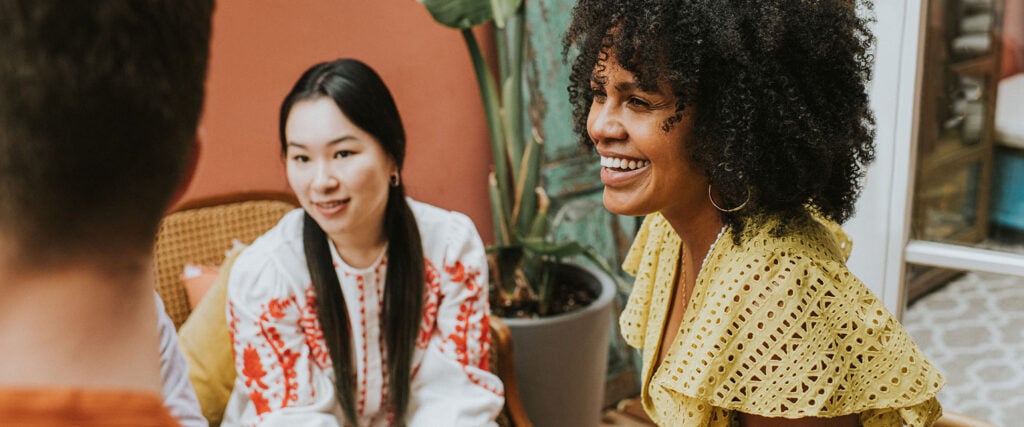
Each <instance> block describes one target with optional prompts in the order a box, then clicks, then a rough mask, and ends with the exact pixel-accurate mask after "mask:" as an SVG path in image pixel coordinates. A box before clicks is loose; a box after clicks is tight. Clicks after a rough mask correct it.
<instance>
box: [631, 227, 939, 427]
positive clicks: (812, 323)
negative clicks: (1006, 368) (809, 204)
mask: <svg viewBox="0 0 1024 427" xmlns="http://www.w3.org/2000/svg"><path fill="white" fill-rule="evenodd" d="M809 222H812V221H809ZM770 228H771V227H766V228H765V230H762V232H761V233H759V234H757V235H753V236H750V238H748V239H746V240H744V242H743V244H742V245H741V246H736V245H733V243H732V237H731V236H729V235H726V236H723V237H722V238H721V239H720V241H719V242H718V243H716V247H715V248H714V250H713V251H712V253H711V254H710V255H709V259H708V260H707V261H706V263H705V269H704V270H703V271H701V274H700V276H699V278H698V284H697V286H696V287H695V289H694V294H693V297H692V299H691V301H690V304H689V306H688V309H687V313H686V314H685V318H684V321H683V323H682V325H681V327H680V331H679V334H678V335H677V338H676V341H675V342H673V343H672V347H670V350H669V352H668V354H666V357H665V360H664V361H663V363H662V365H661V367H660V368H659V370H658V371H657V372H655V374H654V376H653V378H652V380H651V382H650V384H649V386H648V388H649V389H650V395H651V396H652V399H651V406H652V408H651V409H653V410H654V411H655V412H657V414H658V417H659V418H660V420H661V421H662V422H664V423H666V424H668V425H687V424H686V423H685V422H684V419H683V418H682V417H685V414H705V415H706V414H708V413H711V412H714V409H716V408H720V409H724V410H726V411H739V412H744V413H749V414H755V415H761V416H765V417H777V418H801V417H825V418H828V417H836V416H842V415H847V414H854V413H857V414H861V423H862V425H864V426H900V425H909V426H929V425H931V424H932V423H933V422H934V421H935V420H936V419H937V418H938V417H939V416H940V415H941V407H940V406H939V404H938V402H937V401H936V400H935V394H936V393H937V392H938V390H939V389H940V388H941V387H942V385H943V383H944V380H943V378H942V376H941V375H940V374H939V373H938V371H937V370H936V368H935V367H934V366H932V365H931V364H930V363H929V362H928V360H927V359H926V358H925V357H924V355H923V354H922V353H921V352H920V350H918V348H917V346H916V345H915V344H914V343H913V341H911V339H910V337H909V336H908V335H907V333H906V331H904V329H903V327H902V326H901V325H900V324H899V322H898V321H897V320H896V319H895V318H894V317H893V316H892V315H891V314H890V313H889V312H888V311H887V310H886V308H885V307H884V305H883V304H882V303H881V301H880V300H878V298H877V297H875V295H874V294H872V293H871V291H870V290H869V289H868V288H867V287H866V286H865V285H864V284H863V283H862V282H861V281H860V280H859V279H858V278H857V277H855V276H854V275H853V274H852V273H850V271H849V270H848V269H847V268H846V265H845V262H844V259H845V254H844V253H843V252H844V251H843V248H842V246H841V245H840V243H841V241H840V240H839V239H838V238H837V236H840V235H838V234H837V233H835V230H830V229H829V228H828V227H826V226H823V225H822V224H820V223H816V222H813V223H811V224H808V225H806V227H804V228H803V229H801V230H797V231H795V232H793V233H790V234H787V235H786V236H784V237H775V236H774V235H773V234H772V232H771V231H770ZM705 418H707V417H705Z"/></svg>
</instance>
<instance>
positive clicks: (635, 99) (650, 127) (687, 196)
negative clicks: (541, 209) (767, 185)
mask: <svg viewBox="0 0 1024 427" xmlns="http://www.w3.org/2000/svg"><path fill="white" fill-rule="evenodd" d="M607 57H608V59H607V60H606V61H603V62H601V63H600V64H598V66H597V67H595V68H594V74H593V78H592V79H591V88H592V90H593V91H594V100H593V103H592V104H591V106H590V113H589V115H588V117H587V133H588V134H589V136H590V139H591V141H593V143H594V146H595V147H596V148H597V152H598V154H600V155H601V166H602V168H601V182H602V183H604V186H605V187H604V205H605V207H606V208H607V209H608V210H609V211H611V212H614V213H616V214H620V215H633V216H640V215H648V214H651V213H654V212H662V213H663V214H665V215H666V216H672V215H676V214H685V212H686V211H687V210H688V209H696V208H697V207H698V206H701V205H702V204H704V203H706V196H702V195H703V194H704V193H705V192H706V191H707V178H705V177H704V175H703V174H702V173H700V172H699V169H698V168H697V167H696V165H694V164H693V162H692V161H691V160H690V157H689V155H688V154H687V150H686V149H685V145H686V143H687V141H689V139H690V138H691V137H692V134H693V131H692V129H693V118H692V113H691V112H690V109H692V108H693V107H688V110H687V111H686V113H684V114H683V116H682V120H680V121H679V122H676V123H674V124H672V125H671V127H669V129H668V131H666V130H665V129H664V125H665V123H666V122H667V121H668V120H669V118H671V117H673V116H674V115H675V114H676V96H675V95H674V94H673V93H672V91H671V90H670V88H669V87H668V85H667V84H664V83H663V84H660V85H659V87H658V89H657V90H656V91H654V92H646V91H644V90H642V89H641V88H640V86H639V84H638V82H637V80H636V76H635V75H634V74H633V73H631V72H629V71H627V70H625V69H623V68H622V67H621V66H620V65H619V63H618V61H617V60H616V59H615V56H614V55H608V56H607ZM602 66H603V67H602ZM602 68H603V69H602Z"/></svg>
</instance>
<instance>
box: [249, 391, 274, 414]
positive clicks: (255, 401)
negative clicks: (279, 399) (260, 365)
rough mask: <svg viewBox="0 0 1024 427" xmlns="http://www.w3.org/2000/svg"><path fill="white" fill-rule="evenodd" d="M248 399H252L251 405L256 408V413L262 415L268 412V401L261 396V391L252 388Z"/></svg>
mask: <svg viewBox="0 0 1024 427" xmlns="http://www.w3.org/2000/svg"><path fill="white" fill-rule="evenodd" d="M249 400H251V401H252V405H253V407H255V408H256V414H257V415H263V414H265V413H267V412H270V402H268V401H267V398H265V397H263V393H261V392H260V391H259V390H253V391H252V392H250V393H249Z"/></svg>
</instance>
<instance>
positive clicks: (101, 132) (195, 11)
mask: <svg viewBox="0 0 1024 427" xmlns="http://www.w3.org/2000/svg"><path fill="white" fill-rule="evenodd" d="M212 9H213V4H212V2H211V1H210V0H198V1H192V0H189V1H182V0H175V1H168V0H162V1H145V2H138V1H130V0H109V1H92V2H63V1H56V0H24V1H16V0H0V58H2V60H0V294H2V295H3V298H0V349H2V351H3V356H2V357H3V362H2V363H0V425H5V426H10V425H15V426H17V425H76V426H86V425H114V424H117V425H135V426H168V425H178V422H177V421H176V420H175V419H174V417H172V416H171V414H170V412H169V411H168V410H167V409H166V408H165V407H164V404H163V402H162V400H161V396H160V391H161V376H160V373H161V372H160V370H161V364H160V358H159V350H160V344H159V334H158V329H157V318H156V316H155V315H154V313H156V309H157V307H156V306H155V303H154V298H153V283H154V278H153V274H152V271H151V268H152V258H153V240H154V237H155V235H156V231H157V226H158V224H159V221H160V219H161V217H162V216H163V213H164V212H165V210H166V209H167V207H168V206H169V205H170V203H171V201H172V195H173V194H174V193H175V190H176V189H180V188H183V186H184V184H185V182H186V181H187V178H188V177H189V175H190V172H188V171H189V170H190V168H189V162H190V159H191V160H192V161H194V160H195V156H194V154H195V151H194V150H195V141H196V138H195V132H196V125H197V122H198V119H199V115H200V111H201V108H202V104H203V94H204V80H205V77H206V66H207V56H208V50H209V37H210V25H211V14H212Z"/></svg>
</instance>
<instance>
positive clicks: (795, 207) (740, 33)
mask: <svg viewBox="0 0 1024 427" xmlns="http://www.w3.org/2000/svg"><path fill="white" fill-rule="evenodd" d="M862 5H863V8H862V9H861V11H862V12H864V14H862V15H870V11H871V8H872V5H871V3H870V2H869V1H866V2H863V4H862ZM856 9H857V5H855V0H804V1H797V0H692V1H682V2H681V1H678V0H580V1H579V3H578V4H577V6H576V7H575V9H574V10H573V17H572V24H571V25H570V27H569V30H568V32H567V34H566V36H565V40H564V47H565V50H564V53H563V54H564V55H566V56H571V55H570V52H573V51H575V52H573V53H575V54H576V56H575V58H574V59H573V61H572V71H571V74H570V82H571V83H570V85H569V96H570V100H571V102H572V103H573V104H574V112H573V113H574V117H575V120H576V123H575V127H576V131H577V133H578V134H579V136H580V137H581V142H582V143H583V144H585V145H589V144H590V140H589V137H588V136H587V130H586V124H587V115H588V113H589V111H590V105H591V102H592V100H593V93H592V91H591V86H590V84H591V77H592V74H593V72H594V68H595V65H599V62H601V60H602V59H603V58H605V57H606V56H607V55H609V54H612V55H615V59H616V60H617V61H618V62H619V63H620V64H622V66H623V67H624V68H625V69H627V70H629V71H630V72H632V73H634V74H635V75H636V77H637V80H638V82H639V84H640V86H641V87H642V88H644V89H651V88H656V87H657V86H658V83H659V82H667V83H668V84H669V85H670V87H671V88H672V90H673V92H674V93H675V95H676V96H677V97H678V103H677V105H676V115H675V117H673V118H671V119H669V121H668V122H667V123H666V129H667V127H668V126H671V125H672V124H673V123H674V122H676V121H678V120H680V118H681V117H682V114H683V110H685V109H686V108H687V106H689V105H692V106H695V107H696V108H694V109H693V110H692V111H693V114H694V116H693V120H694V123H693V126H694V134H693V136H694V138H693V141H691V142H689V143H688V144H687V147H688V150H689V153H688V154H689V155H690V158H691V159H692V160H693V161H694V162H695V163H696V164H697V165H698V166H699V167H700V168H702V170H703V172H704V174H705V175H706V176H707V177H708V179H709V182H710V183H711V185H712V186H713V187H714V188H715V190H716V191H717V192H718V193H719V194H720V195H721V196H716V197H720V199H721V200H718V199H716V201H717V202H718V203H719V205H722V206H737V205H739V204H740V203H743V201H744V200H747V198H748V194H749V202H748V203H747V205H746V206H745V207H744V208H743V209H742V210H740V211H738V212H735V213H723V214H722V219H723V221H724V222H725V223H727V224H730V225H732V226H735V227H740V228H742V225H743V223H744V222H745V221H743V220H744V219H745V218H754V217H758V216H760V215H764V214H768V215H772V216H777V217H780V218H782V219H783V221H786V219H787V218H800V217H804V216H805V215H803V214H802V213H803V212H805V211H806V210H807V209H808V208H810V209H812V210H815V211H817V212H818V213H819V214H820V215H822V216H824V217H827V218H829V219H831V220H833V221H836V222H839V223H842V222H844V221H845V220H846V219H848V218H849V216H850V215H851V214H852V213H853V205H854V201H855V200H856V198H857V195H858V193H859V187H860V185H859V184H860V178H861V177H862V175H863V172H864V169H863V168H864V166H865V165H866V164H867V163H869V162H871V161H872V160H873V158H874V142H873V139H874V117H873V115H872V113H871V110H870V108H869V106H868V95H867V92H866V82H867V81H868V80H870V78H871V66H872V62H873V58H872V55H871V45H872V43H873V42H874V38H873V36H872V35H871V32H870V30H869V24H870V22H871V21H872V20H873V17H872V16H862V15H859V14H858V11H857V10H856ZM688 114H689V112H688Z"/></svg>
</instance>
